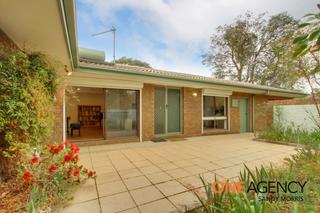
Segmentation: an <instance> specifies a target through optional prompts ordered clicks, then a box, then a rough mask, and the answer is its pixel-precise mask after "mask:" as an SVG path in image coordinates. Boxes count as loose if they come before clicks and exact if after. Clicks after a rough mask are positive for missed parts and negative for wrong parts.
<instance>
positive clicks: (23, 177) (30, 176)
mask: <svg viewBox="0 0 320 213" xmlns="http://www.w3.org/2000/svg"><path fill="white" fill-rule="evenodd" d="M31 178H32V174H31V173H30V172H28V171H26V172H24V173H23V175H22V179H23V180H24V182H28V181H29V180H30V179H31Z"/></svg>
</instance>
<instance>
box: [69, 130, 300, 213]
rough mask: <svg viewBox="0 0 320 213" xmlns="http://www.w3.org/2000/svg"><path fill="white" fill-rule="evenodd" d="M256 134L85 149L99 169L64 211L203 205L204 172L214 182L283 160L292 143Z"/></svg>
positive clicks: (85, 160)
mask: <svg viewBox="0 0 320 213" xmlns="http://www.w3.org/2000/svg"><path fill="white" fill-rule="evenodd" d="M252 138H253V134H249V133H248V134H230V135H218V136H202V137H192V138H186V140H184V141H175V142H161V143H153V142H143V143H127V144H115V145H102V146H92V147H81V154H80V159H81V162H80V163H81V164H83V165H85V166H86V167H88V168H91V169H94V170H95V171H96V172H97V175H98V177H97V179H96V180H90V181H87V183H85V184H84V185H82V186H81V187H80V188H79V189H78V190H77V191H76V193H75V196H74V199H73V201H71V202H70V204H69V205H68V206H67V207H66V208H65V209H64V210H63V212H76V213H80V212H90V213H94V212H105V213H113V212H123V213H129V212H130V213H136V212H137V213H138V212H142V213H157V212H159V213H166V212H181V211H182V212H183V211H184V210H185V208H186V207H187V208H189V209H191V208H193V207H195V206H197V205H198V203H199V202H198V199H197V197H196V196H195V195H194V193H199V194H200V195H202V193H203V187H202V183H201V181H200V178H199V175H201V176H203V177H204V179H205V180H207V181H208V182H212V180H213V179H214V177H215V175H216V176H217V177H218V178H221V179H223V178H229V179H230V178H236V176H237V175H238V174H239V171H240V170H242V169H243V164H244V163H245V164H246V165H247V166H248V167H254V166H258V165H261V164H265V165H269V163H270V162H271V163H274V164H279V163H281V161H282V159H283V158H284V157H287V156H289V155H290V154H293V153H295V150H294V148H293V147H291V146H285V145H278V144H270V143H262V142H255V141H252Z"/></svg>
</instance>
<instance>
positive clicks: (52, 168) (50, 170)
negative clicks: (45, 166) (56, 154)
mask: <svg viewBox="0 0 320 213" xmlns="http://www.w3.org/2000/svg"><path fill="white" fill-rule="evenodd" d="M56 170H57V167H56V166H55V165H52V166H50V168H49V173H52V172H55V171H56Z"/></svg>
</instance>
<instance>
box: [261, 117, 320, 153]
mask: <svg viewBox="0 0 320 213" xmlns="http://www.w3.org/2000/svg"><path fill="white" fill-rule="evenodd" d="M255 136H256V137H257V138H259V139H265V140H270V141H283V142H289V143H295V144H303V145H307V146H311V147H315V148H319V147H320V130H318V129H315V130H313V131H308V130H305V129H302V128H301V127H299V126H295V125H294V124H291V125H289V126H283V125H282V124H280V123H278V122H276V123H274V124H273V125H272V126H271V127H270V128H268V129H265V130H261V131H257V132H255Z"/></svg>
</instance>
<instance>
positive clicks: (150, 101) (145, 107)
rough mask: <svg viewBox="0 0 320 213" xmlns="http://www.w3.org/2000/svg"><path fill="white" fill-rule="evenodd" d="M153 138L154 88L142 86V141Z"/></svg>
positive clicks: (148, 85)
mask: <svg viewBox="0 0 320 213" xmlns="http://www.w3.org/2000/svg"><path fill="white" fill-rule="evenodd" d="M153 136H154V86H153V85H150V84H144V85H143V89H142V139H143V140H150V139H152V138H153Z"/></svg>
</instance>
